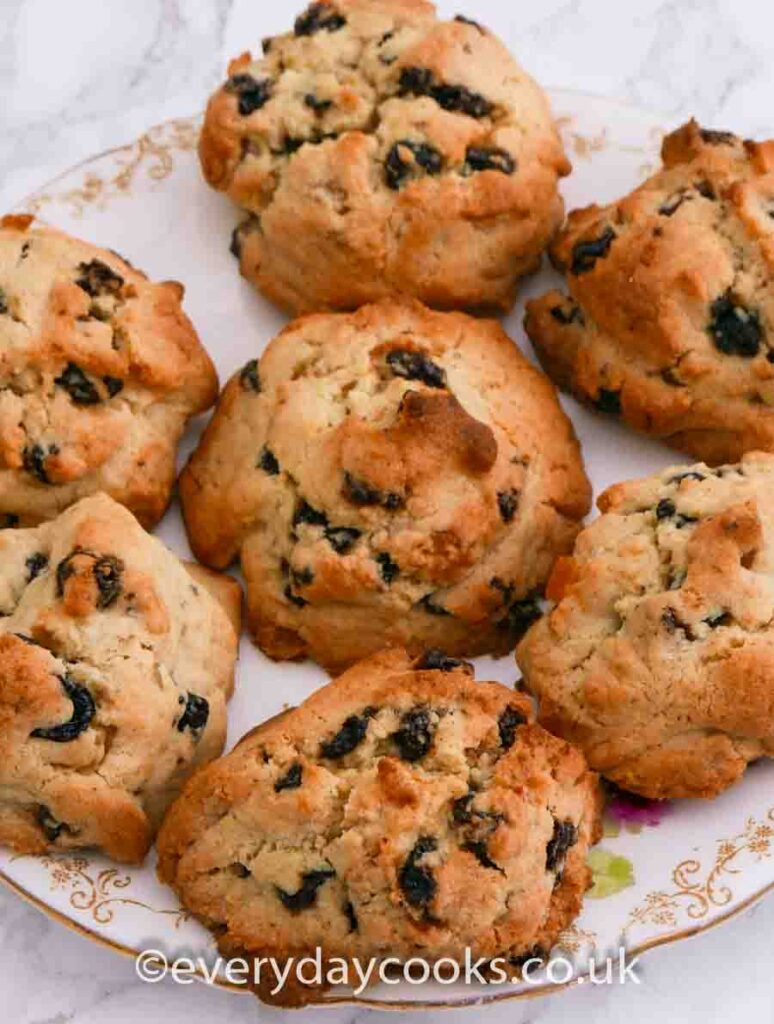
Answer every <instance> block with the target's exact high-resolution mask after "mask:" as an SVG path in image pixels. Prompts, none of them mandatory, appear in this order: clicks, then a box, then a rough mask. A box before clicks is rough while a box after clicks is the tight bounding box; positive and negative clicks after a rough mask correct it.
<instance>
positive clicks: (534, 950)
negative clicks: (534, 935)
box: [508, 946, 547, 967]
mask: <svg viewBox="0 0 774 1024" xmlns="http://www.w3.org/2000/svg"><path fill="white" fill-rule="evenodd" d="M546 959H547V954H546V951H545V950H544V949H543V947H542V946H532V947H530V949H528V950H527V951H526V952H525V953H519V955H518V956H509V957H508V963H509V964H511V965H512V966H513V967H525V966H526V965H527V964H528V963H530V961H535V960H537V961H539V962H540V963H544V962H545V960H546Z"/></svg>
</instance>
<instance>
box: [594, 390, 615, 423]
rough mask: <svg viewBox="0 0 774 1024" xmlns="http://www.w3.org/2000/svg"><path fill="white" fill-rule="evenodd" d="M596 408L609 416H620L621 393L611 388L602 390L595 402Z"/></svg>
mask: <svg viewBox="0 0 774 1024" xmlns="http://www.w3.org/2000/svg"><path fill="white" fill-rule="evenodd" d="M594 408H595V409H598V410H599V412H604V413H606V414H607V415H608V416H619V415H620V413H621V392H620V391H613V390H611V389H610V388H600V389H599V391H598V392H597V397H596V399H595V401H594Z"/></svg>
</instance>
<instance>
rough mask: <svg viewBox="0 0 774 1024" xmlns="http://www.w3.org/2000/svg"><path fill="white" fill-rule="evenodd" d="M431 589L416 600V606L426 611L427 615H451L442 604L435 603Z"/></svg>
mask: <svg viewBox="0 0 774 1024" xmlns="http://www.w3.org/2000/svg"><path fill="white" fill-rule="evenodd" d="M433 593H434V592H433V591H430V593H429V594H425V596H424V597H423V598H420V600H419V601H417V607H418V608H421V609H422V611H424V612H427V614H428V615H451V612H450V611H448V609H446V608H444V607H443V605H440V604H437V603H436V602H435V601H434V600H433Z"/></svg>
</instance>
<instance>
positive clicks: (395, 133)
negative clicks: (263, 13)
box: [199, 0, 570, 313]
mask: <svg viewBox="0 0 774 1024" xmlns="http://www.w3.org/2000/svg"><path fill="white" fill-rule="evenodd" d="M316 7H317V14H316V15H315V16H314V17H313V18H312V21H313V22H316V23H317V24H320V23H322V22H328V23H330V22H331V19H337V22H338V23H337V25H336V27H335V28H325V27H323V28H321V29H320V30H319V31H316V30H314V25H311V23H310V22H309V18H308V14H307V15H302V16H301V17H300V20H299V22H297V28H296V31H295V32H294V33H291V34H287V35H283V36H278V37H276V38H274V39H271V40H267V43H266V46H267V47H268V49H267V52H266V53H265V54H264V56H263V58H261V59H258V58H256V59H254V60H253V59H252V58H251V56H250V54H243V55H242V56H241V57H240V58H238V59H237V60H235V61H233V62H232V63H231V65H230V67H229V75H230V77H229V79H228V80H227V81H226V83H224V85H223V86H222V87H221V88H220V89H219V90H218V91H217V92H216V93H215V94H214V95H213V96H212V98H211V99H210V101H209V104H208V107H207V113H206V116H205V121H204V127H203V129H202V134H201V139H200V142H199V154H200V157H201V164H202V170H203V173H204V176H205V178H206V179H207V181H208V182H209V184H210V185H212V186H213V188H217V189H219V190H221V191H225V192H227V193H228V195H229V196H230V197H231V198H232V199H233V200H234V201H235V202H236V203H238V204H239V205H240V206H241V207H243V208H245V209H246V210H247V211H249V212H250V213H251V214H253V215H254V216H253V217H252V219H251V220H249V221H248V222H246V224H245V225H244V226H243V228H242V229H241V230H240V232H239V236H238V244H237V248H238V253H239V255H240V264H241V269H242V273H243V274H244V275H245V276H246V277H247V278H248V279H249V280H250V281H251V282H252V283H254V284H255V285H256V286H257V287H258V288H260V289H261V290H262V291H264V292H265V293H266V294H267V295H268V296H269V298H271V299H272V300H273V301H275V302H277V303H278V304H279V305H281V306H283V307H284V308H286V309H288V310H289V311H291V312H294V313H302V312H309V311H314V310H321V309H343V310H351V309H356V308H357V307H359V306H361V305H363V304H364V303H367V302H373V301H376V300H378V299H381V298H384V297H385V296H387V295H391V294H395V293H404V294H408V295H414V296H416V297H417V298H419V299H421V300H422V301H424V302H426V303H427V304H429V305H431V306H435V307H437V308H442V309H449V308H479V309H490V310H491V309H495V308H497V309H506V308H508V307H510V305H511V304H512V302H513V300H514V296H515V292H516V284H517V280H518V278H519V277H520V276H522V275H523V274H525V273H527V272H529V271H531V270H532V269H534V267H535V265H536V264H537V263H538V262H539V260H540V254H541V252H542V250H543V249H544V248H545V246H546V245H547V244H548V241H549V240H550V238H551V236H552V235H553V233H554V231H555V230H556V228H557V227H558V226H559V224H560V223H561V220H562V216H563V205H562V201H561V199H560V197H559V193H558V189H557V181H558V179H559V178H560V177H561V176H562V175H565V174H567V173H569V170H570V166H569V164H568V162H567V159H566V157H565V155H564V153H563V150H562V146H561V143H560V141H559V137H558V134H557V131H556V128H555V126H554V124H553V121H552V119H551V114H550V111H549V108H548V104H547V101H546V99H545V97H544V95H543V93H542V92H541V90H540V89H539V88H538V86H537V85H536V84H535V83H534V82H533V80H532V79H531V78H530V77H529V76H528V75H527V74H525V72H524V71H523V70H522V69H521V68H520V67H519V66H518V65H517V64H516V63H515V61H514V60H513V59H512V58H511V56H510V54H509V53H508V51H507V50H506V49H505V47H504V46H503V45H502V44H501V43H500V42H499V41H498V40H497V39H496V38H495V37H494V36H493V35H492V34H491V33H489V32H488V31H486V30H485V29H483V28H481V27H479V26H476V25H473V24H470V23H468V22H463V21H460V20H456V21H449V22H439V21H438V20H437V19H436V18H435V13H434V8H433V6H432V5H431V4H426V3H401V4H395V3H389V2H385V0H336V2H335V3H332V2H330V0H326V2H325V3H324V4H319V5H316ZM310 10H311V9H310ZM305 19H306V22H307V29H308V30H307V29H304V28H303V23H304V20H305ZM299 25H301V26H302V27H301V30H300V31H299V27H298V26H299Z"/></svg>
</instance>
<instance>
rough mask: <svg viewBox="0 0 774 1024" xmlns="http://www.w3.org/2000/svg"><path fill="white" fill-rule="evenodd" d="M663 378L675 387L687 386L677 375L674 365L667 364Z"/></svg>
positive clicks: (663, 371)
mask: <svg viewBox="0 0 774 1024" xmlns="http://www.w3.org/2000/svg"><path fill="white" fill-rule="evenodd" d="M661 379H662V380H663V382H664V383H665V384H669V385H670V387H673V388H684V387H685V386H686V385H685V384H684V383H683V381H681V380H680V378H679V377H678V376H677V373H676V372H675V368H674V367H673V366H667V368H666V369H665V370H662V371H661Z"/></svg>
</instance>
